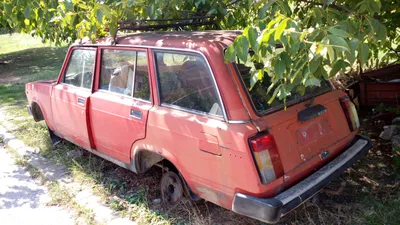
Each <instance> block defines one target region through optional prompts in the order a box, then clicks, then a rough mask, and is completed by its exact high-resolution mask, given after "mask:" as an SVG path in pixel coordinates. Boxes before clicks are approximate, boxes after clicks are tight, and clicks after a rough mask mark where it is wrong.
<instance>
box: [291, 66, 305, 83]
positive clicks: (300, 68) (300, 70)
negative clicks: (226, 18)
mask: <svg viewBox="0 0 400 225" xmlns="http://www.w3.org/2000/svg"><path fill="white" fill-rule="evenodd" d="M306 63H307V61H305V60H304V62H303V64H301V65H300V67H299V68H296V71H295V73H294V74H293V76H292V78H291V79H290V83H293V81H294V80H295V79H296V77H297V75H298V74H299V73H300V72H303V67H304V66H305V65H306Z"/></svg>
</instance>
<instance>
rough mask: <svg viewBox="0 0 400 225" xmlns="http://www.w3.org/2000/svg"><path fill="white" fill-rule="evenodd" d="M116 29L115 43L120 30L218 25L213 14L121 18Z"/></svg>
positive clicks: (178, 28) (181, 28)
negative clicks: (186, 16)
mask: <svg viewBox="0 0 400 225" xmlns="http://www.w3.org/2000/svg"><path fill="white" fill-rule="evenodd" d="M118 25H119V26H118V29H117V31H116V32H115V34H114V43H116V38H117V33H118V31H120V30H132V31H156V30H163V29H167V28H175V29H177V30H183V27H190V26H192V27H198V26H204V25H218V24H217V22H216V20H215V17H214V16H202V17H200V16H195V17H190V18H179V19H156V20H121V21H119V22H118Z"/></svg>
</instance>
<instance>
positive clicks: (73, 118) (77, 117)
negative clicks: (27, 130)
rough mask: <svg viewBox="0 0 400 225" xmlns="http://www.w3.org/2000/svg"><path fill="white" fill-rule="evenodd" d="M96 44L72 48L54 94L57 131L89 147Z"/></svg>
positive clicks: (52, 99)
mask: <svg viewBox="0 0 400 225" xmlns="http://www.w3.org/2000/svg"><path fill="white" fill-rule="evenodd" d="M95 59H96V48H73V49H71V50H70V54H69V58H68V63H67V66H66V68H64V70H63V76H62V77H61V79H59V81H58V84H57V85H56V86H55V87H54V90H53V93H52V95H51V101H52V102H51V103H52V112H53V118H54V122H55V129H56V133H57V134H59V135H61V136H62V137H63V138H65V139H67V140H69V141H71V142H74V143H75V144H77V145H79V146H81V147H83V148H85V149H90V148H91V145H90V140H89V134H88V126H87V118H88V116H87V105H88V103H89V97H90V95H91V92H92V91H91V87H92V80H93V79H92V78H93V74H94V64H95Z"/></svg>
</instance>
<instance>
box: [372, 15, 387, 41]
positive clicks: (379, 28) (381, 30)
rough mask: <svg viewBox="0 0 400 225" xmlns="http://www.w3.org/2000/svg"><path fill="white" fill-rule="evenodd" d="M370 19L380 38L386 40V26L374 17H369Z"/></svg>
mask: <svg viewBox="0 0 400 225" xmlns="http://www.w3.org/2000/svg"><path fill="white" fill-rule="evenodd" d="M369 21H370V23H371V26H372V28H373V31H374V32H375V34H376V37H377V38H378V40H381V41H385V40H386V37H387V30H386V27H385V26H384V25H383V24H382V23H381V22H379V21H378V20H376V19H374V18H369Z"/></svg>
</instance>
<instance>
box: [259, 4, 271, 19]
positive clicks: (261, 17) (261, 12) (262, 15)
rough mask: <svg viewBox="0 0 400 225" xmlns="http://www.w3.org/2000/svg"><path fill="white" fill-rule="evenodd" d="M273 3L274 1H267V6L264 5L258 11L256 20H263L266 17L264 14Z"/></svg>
mask: <svg viewBox="0 0 400 225" xmlns="http://www.w3.org/2000/svg"><path fill="white" fill-rule="evenodd" d="M273 3H274V1H268V2H267V4H265V5H264V6H263V7H261V9H260V10H259V11H258V18H259V19H264V17H265V16H266V15H265V13H266V12H267V9H268V8H269V7H270V6H271V5H272V4H273Z"/></svg>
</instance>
